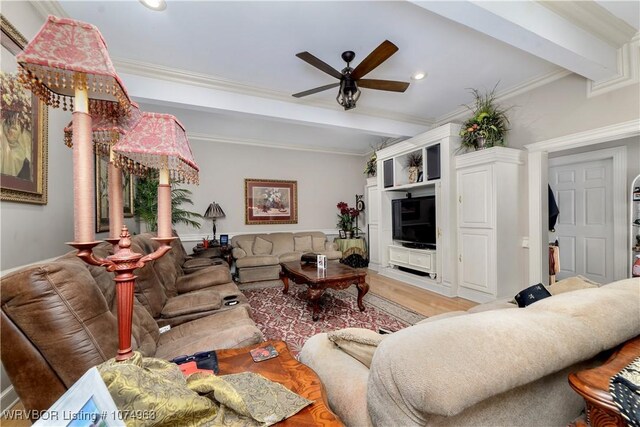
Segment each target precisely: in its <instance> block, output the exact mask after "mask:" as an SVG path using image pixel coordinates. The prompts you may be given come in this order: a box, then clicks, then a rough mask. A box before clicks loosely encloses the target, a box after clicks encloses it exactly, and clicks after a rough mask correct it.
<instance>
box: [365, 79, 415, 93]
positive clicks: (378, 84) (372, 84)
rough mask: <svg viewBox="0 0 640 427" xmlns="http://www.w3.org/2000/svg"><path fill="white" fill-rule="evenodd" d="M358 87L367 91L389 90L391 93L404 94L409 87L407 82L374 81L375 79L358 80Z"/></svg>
mask: <svg viewBox="0 0 640 427" xmlns="http://www.w3.org/2000/svg"><path fill="white" fill-rule="evenodd" d="M356 84H357V85H358V87H364V88H367V89H378V90H390V91H392V92H404V91H405V90H407V88H408V87H409V83H407V82H397V81H395V80H375V79H362V80H358V81H357V83H356Z"/></svg>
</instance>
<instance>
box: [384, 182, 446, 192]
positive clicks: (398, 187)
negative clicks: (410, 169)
mask: <svg viewBox="0 0 640 427" xmlns="http://www.w3.org/2000/svg"><path fill="white" fill-rule="evenodd" d="M437 182H440V180H439V179H434V180H433V181H427V182H414V183H411V184H403V185H396V186H394V187H388V188H385V189H383V190H382V191H402V190H409V189H412V188H423V187H431V186H432V185H435V184H436V183H437Z"/></svg>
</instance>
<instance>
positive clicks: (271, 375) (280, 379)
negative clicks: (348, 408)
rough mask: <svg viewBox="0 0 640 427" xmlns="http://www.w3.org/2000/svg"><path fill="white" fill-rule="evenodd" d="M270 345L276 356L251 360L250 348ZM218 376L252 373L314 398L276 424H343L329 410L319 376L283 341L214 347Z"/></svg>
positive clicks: (310, 398)
mask: <svg viewBox="0 0 640 427" xmlns="http://www.w3.org/2000/svg"><path fill="white" fill-rule="evenodd" d="M267 344H271V345H273V346H274V347H275V348H276V350H278V353H280V354H279V355H278V357H275V358H273V359H269V360H263V361H262V362H254V361H253V359H252V358H251V355H250V354H249V350H251V349H252V348H256V347H263V346H265V345H267ZM216 356H217V357H218V366H219V367H220V372H219V375H224V374H237V373H240V372H254V373H257V374H260V375H262V376H264V377H265V378H268V379H270V380H271V381H275V382H277V383H280V384H282V385H283V386H285V387H286V388H288V389H289V390H291V391H293V392H295V393H297V394H299V395H300V396H302V397H305V398H307V399H309V400H313V401H314V403H313V404H311V405H309V406H307V407H306V408H304V409H302V410H301V411H300V412H298V413H297V414H295V415H293V416H291V417H289V418H287V419H285V420H283V421H281V422H279V423H278V424H276V425H277V426H342V425H343V424H342V422H341V421H340V419H338V417H337V416H336V414H334V413H333V412H331V410H330V409H329V404H328V403H327V396H326V393H325V391H324V386H323V385H322V382H320V378H318V376H317V375H316V373H315V372H313V370H312V369H311V368H309V367H308V366H307V365H303V364H302V363H300V362H298V361H297V360H296V359H295V358H294V357H293V356H292V355H291V353H290V352H289V348H288V347H287V344H286V343H285V342H284V341H267V342H263V343H260V344H256V345H252V346H250V347H244V348H234V349H228V350H216Z"/></svg>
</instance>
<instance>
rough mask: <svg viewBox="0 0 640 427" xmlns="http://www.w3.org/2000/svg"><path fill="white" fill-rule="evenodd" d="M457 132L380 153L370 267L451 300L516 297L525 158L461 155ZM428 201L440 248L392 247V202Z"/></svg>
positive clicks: (370, 184) (437, 132)
mask: <svg viewBox="0 0 640 427" xmlns="http://www.w3.org/2000/svg"><path fill="white" fill-rule="evenodd" d="M459 130H460V126H459V125H456V124H446V125H443V126H440V127H438V128H435V129H432V130H430V131H428V132H425V133H423V134H420V135H417V136H415V137H413V138H410V139H408V140H405V141H402V142H400V143H397V144H395V145H393V146H390V147H387V148H384V149H382V150H380V151H378V152H377V158H378V162H377V170H378V174H377V177H375V178H370V179H369V180H368V181H367V186H366V188H365V194H366V203H367V206H368V213H367V215H368V218H367V222H368V229H369V235H368V238H369V245H370V248H369V250H370V268H372V269H376V270H378V272H379V274H381V275H383V276H387V277H391V278H394V279H396V280H400V281H402V282H405V283H408V284H411V285H413V286H417V287H420V288H423V289H427V290H430V291H434V292H437V293H440V294H443V295H446V296H451V297H452V296H462V297H464V298H467V299H470V300H473V301H477V302H486V301H491V300H494V299H496V298H501V297H503V296H513V295H515V294H516V293H517V292H518V291H520V290H521V289H524V288H525V287H526V286H525V283H524V282H523V280H522V277H523V276H526V275H523V274H522V273H523V272H522V268H523V267H522V266H523V264H524V263H523V261H524V259H525V257H526V255H527V254H526V252H525V250H524V249H523V244H522V242H523V240H524V237H523V236H524V233H525V232H526V231H525V230H526V224H525V223H524V222H523V219H521V218H522V217H526V211H525V212H523V209H524V208H523V206H524V204H522V203H519V201H523V198H522V193H523V192H526V189H524V190H523V188H524V187H523V182H524V173H525V170H524V169H525V168H524V158H525V156H524V155H523V153H522V151H521V150H515V149H511V148H505V147H493V148H489V149H486V150H482V151H476V152H472V153H467V154H462V155H456V154H457V153H456V150H457V149H458V147H459V137H458V133H459ZM413 153H419V154H421V155H422V168H421V171H422V174H421V180H420V179H419V180H418V182H410V178H409V170H408V168H407V167H406V160H407V157H408V156H409V155H411V154H413ZM428 196H435V210H436V227H435V239H436V240H435V248H433V246H432V245H430V247H429V248H428V249H424V248H421V247H420V245H417V246H418V247H413V245H407V243H406V242H401V241H398V240H394V239H393V218H392V216H393V215H392V204H393V201H394V200H398V199H411V198H428ZM498 243H499V244H498Z"/></svg>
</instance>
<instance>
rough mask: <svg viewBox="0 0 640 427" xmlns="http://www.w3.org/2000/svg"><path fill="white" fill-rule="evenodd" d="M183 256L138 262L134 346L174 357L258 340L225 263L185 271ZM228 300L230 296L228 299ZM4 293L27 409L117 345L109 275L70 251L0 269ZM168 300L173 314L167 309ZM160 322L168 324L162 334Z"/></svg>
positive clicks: (17, 383)
mask: <svg viewBox="0 0 640 427" xmlns="http://www.w3.org/2000/svg"><path fill="white" fill-rule="evenodd" d="M132 241H133V242H132V249H133V250H134V251H136V252H138V253H146V252H148V251H149V250H151V249H153V247H154V246H155V245H157V244H156V242H155V241H153V240H151V239H150V236H149V235H141V236H134V237H133V238H132ZM174 244H180V242H179V241H178V242H175V243H174ZM110 251H111V245H109V244H101V245H99V246H98V247H96V249H95V251H94V252H95V253H96V254H97V255H98V256H101V257H104V256H106V255H108V254H109V252H110ZM179 261H180V260H176V259H175V258H174V254H173V253H171V252H170V253H168V254H167V255H165V256H164V257H163V258H160V259H159V260H157V261H154V262H150V263H148V264H147V266H146V267H144V268H142V269H139V270H137V271H136V273H137V274H138V280H137V288H136V298H135V299H134V307H133V329H132V345H133V348H134V350H137V351H139V352H141V353H142V354H143V355H145V356H154V357H158V358H163V359H171V358H173V357H176V356H180V355H183V354H193V353H195V352H198V351H203V350H212V349H221V348H234V347H244V346H248V345H251V344H255V343H259V342H261V341H263V340H264V336H263V335H262V332H261V331H260V330H259V329H258V328H257V327H256V325H255V323H254V322H253V320H252V319H251V315H250V314H251V313H250V309H249V306H248V305H247V304H246V299H244V296H242V294H241V293H240V292H239V291H238V288H237V287H236V286H235V284H233V282H231V281H230V276H229V271H228V267H222V268H221V267H207V268H204V269H202V270H200V271H198V272H195V273H192V274H190V275H186V276H185V275H184V274H183V273H182V272H181V271H180V270H179V269H177V267H176V266H177V265H178V264H180V262H179ZM229 297H231V298H229ZM225 298H226V299H225ZM234 299H235V300H237V301H238V303H236V304H235V305H233V306H225V305H224V302H225V301H230V300H234ZM0 302H1V305H0V308H1V312H0V314H1V316H2V317H1V318H0V327H1V331H0V337H1V343H0V345H1V348H2V353H1V358H2V364H3V366H4V368H5V370H6V372H7V374H8V376H9V378H10V380H11V382H12V384H13V386H14V388H15V390H16V391H17V393H18V396H19V397H20V399H21V402H22V404H23V405H24V407H25V408H26V409H27V410H45V409H47V408H48V407H49V406H51V404H53V402H55V400H56V399H57V398H58V397H60V395H62V394H63V393H64V392H65V390H66V389H68V388H69V387H70V386H71V385H73V383H74V382H75V381H77V380H78V378H80V377H81V376H82V375H83V374H84V373H85V372H86V371H87V369H89V368H90V367H92V366H95V365H97V364H99V363H102V362H104V361H106V360H108V359H110V358H112V357H114V356H115V354H116V350H117V348H118V334H117V330H118V327H117V318H116V313H117V306H116V298H115V285H114V282H113V274H112V273H108V272H106V270H105V269H104V268H102V267H95V266H88V265H87V264H85V263H84V262H83V261H81V260H80V259H78V258H77V257H76V256H75V253H70V254H67V255H65V256H62V257H61V258H59V259H57V260H54V261H51V262H47V263H43V264H38V265H33V266H29V267H26V268H24V269H21V270H19V271H16V272H14V273H11V274H8V275H6V276H4V277H2V279H1V282H0ZM218 303H221V305H218ZM171 304H173V305H174V306H173V308H172V309H173V312H172V316H171V317H166V314H167V313H166V310H167V306H169V305H171ZM154 317H156V319H154ZM159 324H167V325H172V326H171V329H170V330H168V331H166V332H164V333H160V330H159V327H158V325H159Z"/></svg>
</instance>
